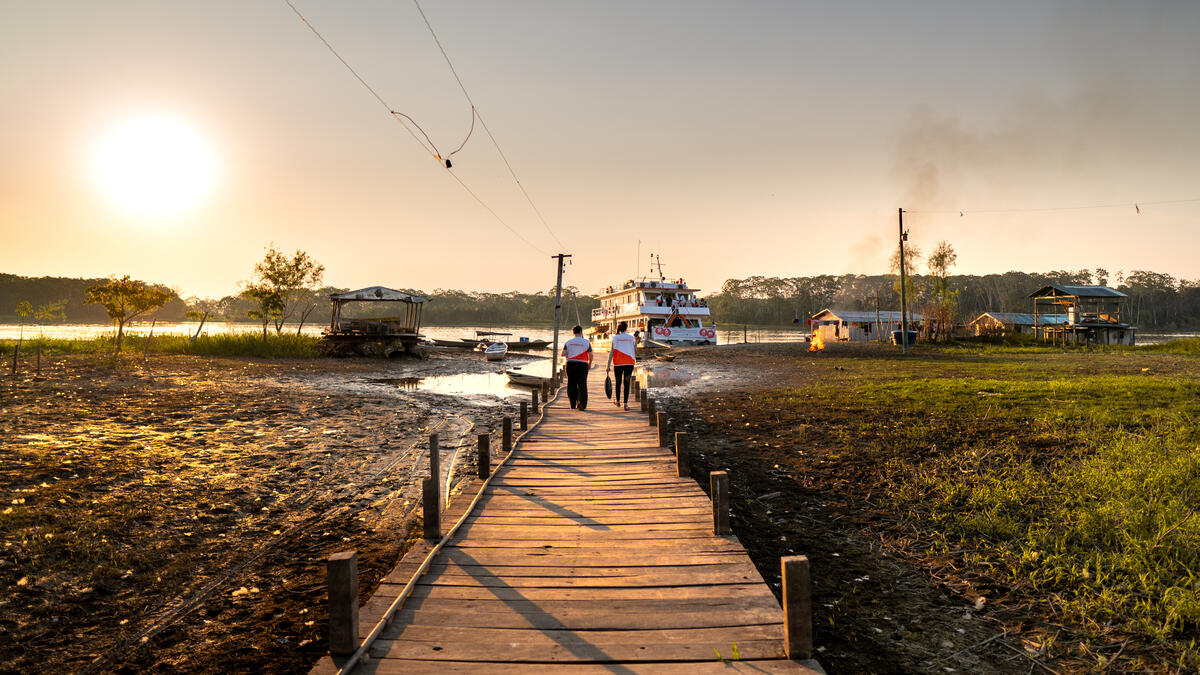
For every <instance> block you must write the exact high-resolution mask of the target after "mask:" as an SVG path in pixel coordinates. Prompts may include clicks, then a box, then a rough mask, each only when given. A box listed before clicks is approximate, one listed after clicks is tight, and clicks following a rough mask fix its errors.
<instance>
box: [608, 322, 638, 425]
mask: <svg viewBox="0 0 1200 675" xmlns="http://www.w3.org/2000/svg"><path fill="white" fill-rule="evenodd" d="M628 328H629V325H628V324H626V323H625V322H624V321H622V322H621V323H619V324H617V334H616V335H614V336H613V338H612V349H610V350H608V364H607V365H605V366H604V372H605V373H607V372H608V371H609V368H612V370H613V371H614V372H615V373H616V375H617V381H616V382H614V383H613V392H615V394H616V395H615V396H613V403H615V404H616V405H617V406H618V407H620V405H621V391H622V387H621V382H622V381H624V383H625V387H624V391H625V409H626V410H629V381H630V380H632V379H633V364H634V363H636V362H637V358H636V354H637V338H635V337H633V336H632V335H630V334H629V333H626V332H625V331H626V330H627V329H628Z"/></svg>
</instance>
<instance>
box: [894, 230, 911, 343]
mask: <svg viewBox="0 0 1200 675" xmlns="http://www.w3.org/2000/svg"><path fill="white" fill-rule="evenodd" d="M896 216H897V218H898V219H899V221H900V344H901V345H903V346H904V353H905V354H907V353H908V281H907V275H906V274H905V272H904V241H905V240H906V239H908V234H907V233H906V232H905V231H904V208H903V207H901V208H898V209H896Z"/></svg>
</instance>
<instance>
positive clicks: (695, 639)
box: [314, 369, 819, 674]
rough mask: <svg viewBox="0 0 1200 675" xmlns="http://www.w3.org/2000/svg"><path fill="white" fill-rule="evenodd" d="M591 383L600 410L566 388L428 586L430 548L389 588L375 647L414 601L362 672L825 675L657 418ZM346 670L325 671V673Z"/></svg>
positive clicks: (378, 612)
mask: <svg viewBox="0 0 1200 675" xmlns="http://www.w3.org/2000/svg"><path fill="white" fill-rule="evenodd" d="M589 381H590V384H591V391H590V404H589V407H588V409H587V411H585V412H579V411H575V410H571V408H570V406H569V405H568V403H567V397H566V391H565V387H564V388H563V391H562V393H561V395H560V396H558V397H557V398H556V399H555V400H554V401H552V402H551V403H550V404H548V405H547V406H546V411H545V416H544V418H543V419H542V420H541V421H540V423H539V424H538V425H537V426H536V427H535V428H534V429H533V430H531V431H530V432H529V433H527V434H526V435H525V436H524V437H523V438H522V439H521V440H520V442H519V443H518V444H517V446H516V448H515V450H514V452H513V454H512V455H511V456H510V457H509V458H508V459H507V461H505V462H504V463H503V464H502V465H501V466H500V467H499V468H498V469H497V470H496V472H495V475H494V476H493V477H492V479H491V481H490V482H489V483H488V484H487V485H486V487H484V489H483V493H482V494H481V495H480V499H479V500H478V503H477V504H476V506H475V507H474V509H472V510H471V511H470V512H469V513H467V514H466V517H465V519H464V520H463V522H462V525H461V526H460V527H459V529H458V530H457V531H456V532H455V533H454V534H453V535H452V536H450V537H448V538H447V539H446V540H445V541H444V542H443V544H442V546H441V548H440V550H438V551H437V552H436V555H434V556H433V557H432V559H431V560H430V561H429V565H428V569H427V570H426V571H425V573H424V574H422V575H420V576H419V577H416V578H415V579H414V574H415V573H416V572H417V571H418V570H419V569H420V567H421V565H422V563H424V562H425V558H426V556H427V555H428V554H429V553H430V552H431V550H432V549H433V546H434V545H433V544H432V543H429V542H426V541H422V542H420V543H419V544H418V545H417V546H416V547H415V549H414V550H413V551H411V552H410V553H409V554H408V555H407V556H406V557H405V559H404V560H403V561H402V562H401V563H400V564H399V566H397V568H396V569H395V570H393V571H392V573H391V574H389V575H388V577H387V578H386V579H385V580H384V583H383V584H382V585H381V586H380V588H379V590H378V591H377V592H376V594H375V596H374V597H373V598H372V599H371V601H370V602H368V604H367V605H365V606H364V607H363V608H362V610H361V628H360V637H366V635H367V634H368V633H369V632H370V631H371V630H372V628H373V626H374V625H375V624H376V623H377V622H378V621H379V619H380V618H381V617H382V616H383V614H384V613H385V610H386V608H387V607H388V606H389V605H391V604H392V603H393V600H394V599H395V598H396V597H398V595H399V594H400V593H401V591H402V589H403V588H404V587H405V586H406V584H409V583H410V580H412V582H413V584H414V585H413V587H412V589H411V594H410V595H409V596H408V597H407V598H406V599H405V600H404V602H403V604H402V605H400V606H399V608H398V609H397V611H396V612H395V614H394V615H393V617H392V620H391V622H390V624H388V625H387V627H386V628H384V629H383V630H382V632H381V633H379V634H378V636H377V637H376V639H374V640H373V641H372V642H371V643H370V646H369V650H368V651H367V654H368V655H369V656H367V657H366V658H364V659H363V660H362V662H361V663H359V664H358V665H356V666H355V667H354V669H353V670H352V672H354V673H401V672H403V673H420V672H437V673H459V672H478V673H539V672H543V671H550V670H552V671H553V672H555V673H575V672H585V671H586V672H617V673H635V672H636V673H642V672H654V673H666V672H687V673H697V674H698V673H718V672H719V673H734V672H770V673H782V672H788V673H812V672H814V671H813V670H810V669H809V668H807V667H805V666H804V665H801V664H800V663H798V662H796V661H790V660H788V659H787V658H786V656H785V653H784V629H783V613H782V611H781V609H780V606H779V603H778V602H777V601H776V599H775V597H774V595H773V594H772V593H771V591H770V589H769V588H768V587H767V585H766V584H765V583H764V582H763V580H762V577H761V576H760V575H759V573H758V571H757V570H756V569H755V567H754V565H753V564H752V563H751V562H750V559H749V557H748V556H747V555H746V552H745V549H743V548H742V545H741V544H740V543H739V542H738V541H737V539H736V538H735V537H733V536H715V535H714V534H713V507H712V504H711V502H710V501H709V498H708V497H707V496H706V495H705V493H704V492H703V491H702V490H701V489H700V487H699V486H698V485H697V484H696V482H695V481H694V480H692V479H691V478H679V477H676V466H675V458H674V455H673V453H672V451H671V450H669V449H664V448H661V447H659V442H658V435H657V430H656V428H655V427H652V426H650V425H649V424H648V420H647V416H646V415H645V414H643V413H638V412H636V411H635V410H631V411H629V412H624V411H621V410H618V409H617V408H616V407H615V406H614V405H613V404H612V402H611V401H609V400H608V399H606V398H605V397H604V395H603V389H602V385H603V372H602V371H600V370H598V369H597V370H593V371H592V374H591V377H590V378H589ZM631 408H633V406H631ZM479 484H480V481H475V485H476V486H478V485H479ZM475 489H477V487H476V488H472V487H471V486H468V487H467V491H468V492H467V494H464V495H460V496H459V497H458V498H456V500H455V504H454V506H452V507H451V509H450V510H449V511H448V512H447V513H446V514H445V520H444V521H443V522H448V523H453V522H455V521H457V520H459V519H460V518H461V517H462V515H463V512H464V511H465V509H466V506H467V505H468V504H469V503H470V501H471V496H472V495H473V494H475V492H474V490H475ZM454 507H457V510H456V509H455V508H454ZM336 662H337V663H344V662H345V659H344V658H337V659H336ZM809 663H810V665H815V664H811V662H809ZM818 668H819V666H818ZM336 670H337V666H336V665H335V662H334V661H333V660H331V659H330V658H329V657H326V658H325V659H323V661H322V663H321V664H319V665H318V666H317V668H316V669H315V670H314V672H325V673H328V672H336Z"/></svg>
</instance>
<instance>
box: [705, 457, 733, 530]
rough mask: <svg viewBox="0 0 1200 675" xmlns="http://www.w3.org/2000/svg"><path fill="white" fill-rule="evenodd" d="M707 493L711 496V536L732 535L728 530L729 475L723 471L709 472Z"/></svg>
mask: <svg viewBox="0 0 1200 675" xmlns="http://www.w3.org/2000/svg"><path fill="white" fill-rule="evenodd" d="M708 491H709V492H710V493H711V494H712V507H713V534H715V535H717V536H723V535H728V534H733V530H731V529H730V528H729V474H727V473H725V472H724V471H713V472H710V473H709V474H708Z"/></svg>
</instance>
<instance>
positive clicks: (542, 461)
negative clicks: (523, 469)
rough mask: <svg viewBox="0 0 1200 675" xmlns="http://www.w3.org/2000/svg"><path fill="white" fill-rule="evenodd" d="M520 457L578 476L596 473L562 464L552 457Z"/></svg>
mask: <svg viewBox="0 0 1200 675" xmlns="http://www.w3.org/2000/svg"><path fill="white" fill-rule="evenodd" d="M521 459H522V460H524V461H526V462H537V463H538V464H545V465H546V466H550V467H553V468H555V469H562V470H563V471H567V472H570V473H574V474H579V475H580V476H595V475H596V474H594V473H591V472H589V471H584V470H583V469H579V468H576V467H573V466H570V465H567V464H563V463H562V462H557V461H555V460H553V459H544V458H542V457H533V456H531V455H521Z"/></svg>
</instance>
